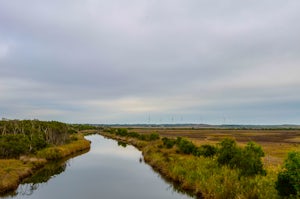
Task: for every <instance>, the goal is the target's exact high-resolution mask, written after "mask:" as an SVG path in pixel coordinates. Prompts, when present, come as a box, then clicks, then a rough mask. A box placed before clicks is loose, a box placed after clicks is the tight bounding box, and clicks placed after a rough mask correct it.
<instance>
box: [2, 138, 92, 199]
mask: <svg viewBox="0 0 300 199" xmlns="http://www.w3.org/2000/svg"><path fill="white" fill-rule="evenodd" d="M77 138H78V139H77V140H74V141H72V142H71V143H68V144H65V145H61V146H54V147H48V148H45V149H42V150H41V151H38V152H37V154H36V155H35V156H21V157H20V158H19V159H0V176H1V179H0V196H1V195H2V196H3V195H5V194H7V193H9V192H13V191H15V190H16V189H17V188H18V186H19V184H20V183H21V182H22V180H24V179H25V178H27V177H30V176H31V175H33V174H34V173H35V172H36V171H38V170H39V169H41V168H43V167H44V166H45V165H47V163H50V162H51V161H53V160H59V159H62V158H68V157H74V156H73V155H74V154H76V153H80V152H81V151H85V150H89V149H90V141H88V140H86V139H85V138H84V137H83V136H82V135H79V136H77Z"/></svg>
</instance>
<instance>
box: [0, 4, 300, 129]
mask: <svg viewBox="0 0 300 199" xmlns="http://www.w3.org/2000/svg"><path fill="white" fill-rule="evenodd" d="M299 8H300V2H298V1H277V0H275V1H274V0H273V1H267V0H264V1H243V2H241V1H237V0H231V1H226V2H224V1H217V0H213V1H196V0H190V1H179V0H172V1H171V0H167V1H157V0H151V1H148V0H147V1H146V0H132V1H125V2H124V1H119V0H113V1H94V0H87V1H79V0H75V1H74V0H72V1H71V0H64V1H58V0H54V1H43V2H41V1H36V0H29V1H1V2H0V93H1V95H0V114H1V115H0V116H2V117H8V118H20V119H23V118H38V119H43V120H61V121H65V122H88V123H149V122H150V123H175V122H176V123H185V122H193V123H212V124H220V123H236V124H283V123H295V124H299V123H300V92H299V91H300V89H299V88H300V78H299V74H300V67H299V66H300V37H299V35H300V24H299V20H300V13H299Z"/></svg>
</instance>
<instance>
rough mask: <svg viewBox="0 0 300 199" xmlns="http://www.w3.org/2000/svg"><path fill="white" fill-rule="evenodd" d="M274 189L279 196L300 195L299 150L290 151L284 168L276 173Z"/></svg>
mask: <svg viewBox="0 0 300 199" xmlns="http://www.w3.org/2000/svg"><path fill="white" fill-rule="evenodd" d="M276 189H277V191H278V193H279V195H281V196H290V195H292V196H300V152H290V153H289V154H288V158H287V159H286V160H285V162H284V170H283V171H281V172H280V173H279V174H278V177H277V182H276Z"/></svg>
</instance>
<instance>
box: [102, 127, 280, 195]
mask: <svg viewBox="0 0 300 199" xmlns="http://www.w3.org/2000/svg"><path fill="white" fill-rule="evenodd" d="M101 135H103V136H105V137H108V138H112V139H115V140H118V141H122V142H125V143H127V144H131V145H134V146H135V147H137V148H138V149H139V150H141V151H142V153H143V156H144V160H145V162H147V163H148V164H149V165H151V166H152V168H154V169H155V170H156V171H158V172H159V173H160V174H161V175H162V176H163V177H165V178H167V179H169V180H171V181H172V182H174V183H176V184H177V185H178V186H179V187H180V188H181V189H183V190H186V191H187V192H189V193H191V194H193V195H194V196H197V197H198V198H218V199H219V198H220V199H223V198H224V199H225V198H279V196H278V195H277V191H276V189H275V181H276V178H277V173H278V171H279V169H278V168H267V169H266V170H267V175H265V176H264V175H256V176H251V177H245V176H240V175H239V172H238V171H237V170H236V169H230V168H229V167H227V166H219V165H218V164H217V162H216V160H215V158H205V157H202V156H201V157H195V156H192V155H185V154H181V153H178V151H177V149H176V148H171V149H167V148H164V147H163V143H162V141H161V140H156V141H143V140H139V139H137V138H133V137H127V136H119V135H116V134H112V133H106V132H101Z"/></svg>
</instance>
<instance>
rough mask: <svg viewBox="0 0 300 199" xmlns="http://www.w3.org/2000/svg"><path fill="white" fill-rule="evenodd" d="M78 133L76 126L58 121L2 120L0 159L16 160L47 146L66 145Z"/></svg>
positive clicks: (0, 125) (0, 123)
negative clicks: (71, 136)
mask: <svg viewBox="0 0 300 199" xmlns="http://www.w3.org/2000/svg"><path fill="white" fill-rule="evenodd" d="M76 132H77V129H76V128H74V126H72V125H68V124H65V123H62V122H57V121H39V120H2V121H0V158H16V157H19V156H20V155H22V154H30V153H35V152H36V151H38V150H40V149H43V148H45V147H47V146H57V145H62V144H65V143H67V142H69V141H70V135H71V134H73V133H76Z"/></svg>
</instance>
